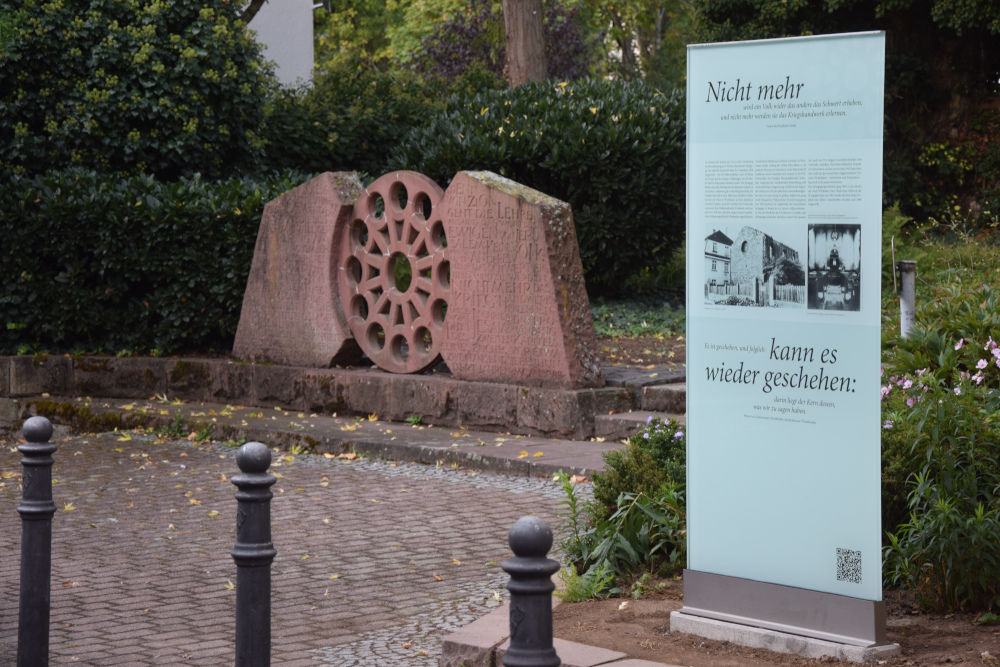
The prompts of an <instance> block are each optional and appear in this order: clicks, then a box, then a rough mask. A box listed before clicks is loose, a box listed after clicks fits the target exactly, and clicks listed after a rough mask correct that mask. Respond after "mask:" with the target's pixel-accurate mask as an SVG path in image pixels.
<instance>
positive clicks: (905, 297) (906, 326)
mask: <svg viewBox="0 0 1000 667" xmlns="http://www.w3.org/2000/svg"><path fill="white" fill-rule="evenodd" d="M896 269H897V270H898V271H899V273H900V278H901V283H902V285H901V287H902V290H900V292H899V335H900V336H902V337H903V338H906V337H907V336H908V335H909V333H910V329H912V328H913V325H914V323H916V321H917V292H916V290H917V263H916V261H914V260H912V259H901V260H899V261H898V262H896Z"/></svg>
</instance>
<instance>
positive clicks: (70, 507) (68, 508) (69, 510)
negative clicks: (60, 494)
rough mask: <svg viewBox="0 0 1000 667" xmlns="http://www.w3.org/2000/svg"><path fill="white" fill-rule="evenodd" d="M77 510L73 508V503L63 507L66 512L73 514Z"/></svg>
mask: <svg viewBox="0 0 1000 667" xmlns="http://www.w3.org/2000/svg"><path fill="white" fill-rule="evenodd" d="M75 509H76V507H74V506H73V503H66V504H64V505H63V511H64V512H72V511H73V510H75Z"/></svg>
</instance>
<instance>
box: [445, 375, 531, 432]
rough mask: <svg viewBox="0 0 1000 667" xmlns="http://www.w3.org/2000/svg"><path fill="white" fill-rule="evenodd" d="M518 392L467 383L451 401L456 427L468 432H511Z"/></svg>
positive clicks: (514, 388)
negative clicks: (490, 429)
mask: <svg viewBox="0 0 1000 667" xmlns="http://www.w3.org/2000/svg"><path fill="white" fill-rule="evenodd" d="M517 393H518V388H517V387H512V386H510V385H500V384H487V383H485V382H480V383H475V384H474V383H468V384H466V385H464V386H463V387H462V391H460V392H457V394H456V395H455V396H454V397H453V398H454V400H455V403H456V409H457V410H458V423H459V424H461V425H462V426H468V427H469V428H493V429H499V430H503V431H507V430H510V429H511V428H513V426H514V425H515V424H517Z"/></svg>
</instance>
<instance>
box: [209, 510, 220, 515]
mask: <svg viewBox="0 0 1000 667" xmlns="http://www.w3.org/2000/svg"><path fill="white" fill-rule="evenodd" d="M208 516H219V513H218V512H217V511H215V510H212V511H211V512H209V513H208Z"/></svg>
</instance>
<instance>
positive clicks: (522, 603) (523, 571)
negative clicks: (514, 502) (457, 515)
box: [500, 516, 562, 667]
mask: <svg viewBox="0 0 1000 667" xmlns="http://www.w3.org/2000/svg"><path fill="white" fill-rule="evenodd" d="M507 543H508V544H509V545H510V549H511V551H513V552H514V558H508V559H507V560H505V561H504V562H502V563H500V567H502V568H503V571H504V572H506V573H507V574H509V575H510V581H509V582H507V590H509V591H510V648H508V649H507V653H506V654H505V655H504V657H503V664H504V665H506V667H559V665H560V664H562V660H560V659H559V656H558V655H556V649H555V648H554V647H553V646H552V591H554V590H555V588H556V585H555V584H554V583H552V575H553V574H555V573H556V572H558V571H559V563H558V561H554V560H552V559H551V558H547V557H546V556H547V555H548V553H549V549H551V548H552V529H551V528H549V526H548V524H546V523H545V522H544V521H542V520H541V519H539V518H538V517H534V516H525V517H521V518H520V519H518V520H517V521H516V522H515V523H514V525H513V526H511V528H510V532H509V533H508V534H507Z"/></svg>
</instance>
